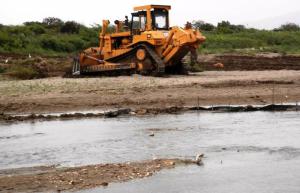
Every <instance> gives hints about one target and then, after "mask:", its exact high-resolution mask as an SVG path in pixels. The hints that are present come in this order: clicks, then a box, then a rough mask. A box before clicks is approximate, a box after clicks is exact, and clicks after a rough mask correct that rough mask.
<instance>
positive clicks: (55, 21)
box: [42, 17, 64, 27]
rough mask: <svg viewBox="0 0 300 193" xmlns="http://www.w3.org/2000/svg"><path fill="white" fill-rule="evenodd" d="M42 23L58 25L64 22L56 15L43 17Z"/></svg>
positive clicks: (52, 25) (51, 25)
mask: <svg viewBox="0 0 300 193" xmlns="http://www.w3.org/2000/svg"><path fill="white" fill-rule="evenodd" d="M42 23H43V24H45V25H47V26H50V27H58V26H62V25H63V24H64V22H63V21H62V20H61V19H59V18H56V17H47V18H45V19H43V22H42Z"/></svg>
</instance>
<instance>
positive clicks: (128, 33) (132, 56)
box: [72, 5, 206, 75]
mask: <svg viewBox="0 0 300 193" xmlns="http://www.w3.org/2000/svg"><path fill="white" fill-rule="evenodd" d="M170 9H171V6H167V5H146V6H139V7H134V12H133V13H132V14H131V15H132V19H131V21H129V20H128V17H127V16H126V19H125V21H119V20H116V21H115V22H114V23H115V26H114V28H115V30H114V33H110V34H109V33H107V29H108V26H109V25H110V22H109V20H103V24H102V30H101V32H100V34H99V47H91V48H88V49H86V50H84V51H83V52H81V53H80V54H79V57H76V58H75V59H74V63H73V68H72V73H73V75H90V74H98V73H102V74H107V75H112V74H131V73H139V74H144V75H163V74H165V73H170V74H180V73H183V72H184V67H183V63H182V59H183V57H184V56H186V55H187V54H188V53H189V52H191V53H192V56H193V57H194V58H195V57H196V56H195V55H196V53H197V48H198V47H199V45H200V44H201V43H203V42H204V41H205V39H206V38H205V37H204V36H203V35H202V34H201V33H200V31H199V30H195V29H192V26H191V24H190V23H187V24H186V26H185V28H181V27H170V26H169V10H170Z"/></svg>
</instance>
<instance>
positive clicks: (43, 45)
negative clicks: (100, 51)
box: [0, 17, 101, 55]
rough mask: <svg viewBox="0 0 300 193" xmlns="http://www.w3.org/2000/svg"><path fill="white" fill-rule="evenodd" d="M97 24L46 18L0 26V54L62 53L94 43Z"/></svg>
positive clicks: (96, 39)
mask: <svg viewBox="0 0 300 193" xmlns="http://www.w3.org/2000/svg"><path fill="white" fill-rule="evenodd" d="M100 29H101V27H100V26H92V27H85V26H83V25H80V24H78V23H76V22H74V21H67V22H65V23H64V22H63V21H62V20H60V19H58V18H52V17H51V18H46V19H44V20H43V22H25V23H24V24H23V25H20V26H4V25H3V26H2V27H1V28H0V45H1V46H0V53H14V54H26V55H27V54H29V53H32V54H33V53H36V54H40V55H66V54H71V53H75V52H79V51H81V50H83V49H85V48H88V47H91V46H98V33H99V30H100Z"/></svg>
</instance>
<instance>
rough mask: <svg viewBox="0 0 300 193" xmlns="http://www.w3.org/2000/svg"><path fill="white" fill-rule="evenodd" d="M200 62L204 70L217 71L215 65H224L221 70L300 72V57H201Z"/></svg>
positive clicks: (228, 55)
mask: <svg viewBox="0 0 300 193" xmlns="http://www.w3.org/2000/svg"><path fill="white" fill-rule="evenodd" d="M199 62H200V65H201V67H202V68H203V69H204V70H216V67H214V64H216V63H222V64H224V68H222V69H221V70H226V71H233V70H300V56H292V55H287V56H285V55H279V54H261V55H253V56H251V55H231V54H225V55H201V56H199Z"/></svg>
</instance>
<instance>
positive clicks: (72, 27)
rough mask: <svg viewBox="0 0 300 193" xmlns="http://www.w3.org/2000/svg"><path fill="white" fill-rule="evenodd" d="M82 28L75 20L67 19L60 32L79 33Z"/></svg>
mask: <svg viewBox="0 0 300 193" xmlns="http://www.w3.org/2000/svg"><path fill="white" fill-rule="evenodd" d="M79 30H80V24H79V23H76V22H75V21H67V22H66V23H64V24H63V26H62V27H61V28H60V32H62V33H70V34H78V33H79Z"/></svg>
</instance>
